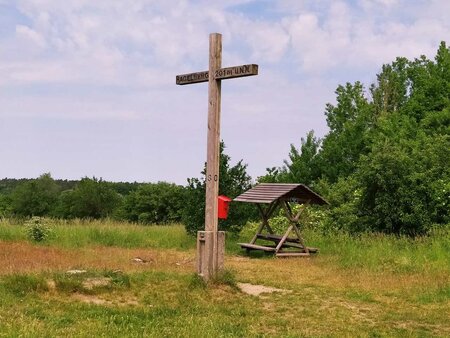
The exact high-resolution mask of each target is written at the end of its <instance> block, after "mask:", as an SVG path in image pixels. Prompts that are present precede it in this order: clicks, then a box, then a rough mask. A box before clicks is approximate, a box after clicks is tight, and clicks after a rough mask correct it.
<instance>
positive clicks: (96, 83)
mask: <svg viewBox="0 0 450 338" xmlns="http://www.w3.org/2000/svg"><path fill="white" fill-rule="evenodd" d="M449 13H450V1H448V0H410V1H408V0H372V1H370V0H347V1H339V0H334V1H332V0H316V1H301V0H273V1H270V0H256V1H255V0H253V1H252V0H221V1H213V0H165V1H163V0H128V1H125V0H96V1H92V0H64V1H61V0H16V1H12V0H0V178H4V177H10V178H22V177H26V178H32V177H38V176H39V175H40V174H42V173H46V172H50V173H51V174H52V176H53V177H54V178H62V179H80V178H81V177H84V176H89V177H92V176H95V177H102V178H103V179H105V180H111V181H139V182H157V181H168V182H174V183H177V184H186V179H187V178H188V177H200V172H201V170H202V169H203V166H204V162H205V160H206V132H207V108H208V101H207V94H208V87H207V83H199V84H192V85H188V86H177V85H176V84H175V76H176V75H177V74H184V73H191V72H197V71H203V70H207V69H208V40H209V37H208V36H209V34H210V33H221V34H222V44H223V59H222V65H223V67H229V66H235V65H240V64H250V63H254V64H258V65H259V75H257V76H251V77H246V78H238V79H231V80H226V81H223V82H222V109H221V111H222V113H221V139H223V140H224V142H225V145H226V153H227V154H228V155H230V156H231V164H235V163H236V162H237V161H239V160H241V159H242V160H243V162H244V163H246V164H247V165H248V167H247V171H248V173H249V174H250V175H251V176H252V177H253V178H254V179H256V178H257V177H258V176H261V175H264V174H265V172H266V168H268V167H274V166H280V165H282V164H283V160H284V159H286V158H288V153H289V149H290V144H294V145H295V146H297V147H299V146H300V144H301V138H302V137H305V135H306V133H307V132H308V131H310V130H314V132H315V135H316V136H319V137H322V136H324V135H325V134H326V133H327V125H326V120H325V116H324V111H325V105H326V104H327V103H334V102H335V94H334V91H335V89H336V88H337V86H338V85H339V84H345V83H346V82H355V81H361V82H362V83H363V84H364V85H365V87H366V88H368V87H369V85H370V84H371V83H373V82H374V81H375V80H376V74H377V73H378V72H379V71H380V69H381V66H382V65H383V64H384V63H390V62H392V61H393V60H394V59H395V58H396V57H397V56H404V57H407V58H410V59H413V58H415V57H419V56H420V55H426V56H427V57H429V58H433V57H434V55H435V53H436V50H437V48H438V45H439V43H440V41H447V43H449V38H450V20H448V14H449Z"/></svg>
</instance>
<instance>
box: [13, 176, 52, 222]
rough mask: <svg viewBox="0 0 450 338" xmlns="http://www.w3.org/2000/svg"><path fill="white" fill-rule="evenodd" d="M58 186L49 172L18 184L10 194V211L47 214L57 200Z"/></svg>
mask: <svg viewBox="0 0 450 338" xmlns="http://www.w3.org/2000/svg"><path fill="white" fill-rule="evenodd" d="M58 194H59V188H58V185H57V184H56V183H55V181H54V180H53V178H52V177H51V175H50V173H46V174H42V175H41V176H39V178H37V179H35V180H30V181H26V182H24V183H21V184H19V185H18V186H17V187H16V188H15V189H14V191H13V192H12V194H11V208H12V212H13V213H14V214H16V215H20V216H46V215H49V214H50V213H51V212H52V210H53V208H54V207H55V205H56V202H57V200H58Z"/></svg>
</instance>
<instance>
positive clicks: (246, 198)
mask: <svg viewBox="0 0 450 338" xmlns="http://www.w3.org/2000/svg"><path fill="white" fill-rule="evenodd" d="M234 201H236V202H246V203H255V204H256V205H257V207H258V209H259V212H260V213H261V217H262V223H261V225H260V226H259V228H258V230H257V231H256V234H255V236H253V238H252V240H251V241H250V243H239V245H240V246H241V247H242V248H244V249H247V250H248V251H249V250H262V251H267V252H274V253H275V255H276V256H277V257H286V256H309V255H310V254H311V253H315V252H317V251H318V249H317V248H310V247H307V246H306V245H305V242H304V240H303V238H302V236H301V233H300V229H299V228H300V217H301V215H302V213H303V211H304V210H305V208H306V207H307V206H308V205H310V204H318V205H326V204H328V202H327V201H326V200H325V199H324V198H323V197H321V196H320V195H319V194H317V193H315V192H314V191H312V190H311V189H310V188H308V187H307V186H306V185H303V184H282V183H262V184H259V185H257V186H256V187H254V188H252V189H250V190H247V191H246V192H244V193H243V194H241V195H239V196H238V197H236V198H235V199H234ZM292 203H298V204H302V206H301V208H300V210H299V211H298V212H297V213H296V214H295V215H294V213H293V211H292V207H291V204H292ZM264 205H267V206H265V207H264ZM278 207H281V208H283V209H284V210H285V213H286V217H287V219H288V220H289V227H288V228H287V229H286V232H285V233H284V234H281V235H280V234H275V233H274V231H273V230H272V228H271V227H270V225H269V219H270V217H271V216H272V215H273V214H274V212H275V210H277V209H278ZM264 230H267V231H266V232H264ZM291 232H293V236H290V235H291ZM257 240H264V242H265V243H267V242H272V244H256V241H257Z"/></svg>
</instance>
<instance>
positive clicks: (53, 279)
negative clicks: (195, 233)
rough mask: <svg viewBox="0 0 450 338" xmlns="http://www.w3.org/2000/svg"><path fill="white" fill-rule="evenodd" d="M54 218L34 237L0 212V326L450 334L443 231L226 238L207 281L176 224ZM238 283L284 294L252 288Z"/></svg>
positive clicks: (233, 333) (26, 332)
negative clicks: (304, 252)
mask: <svg viewBox="0 0 450 338" xmlns="http://www.w3.org/2000/svg"><path fill="white" fill-rule="evenodd" d="M53 228H54V231H53V233H52V235H51V236H50V238H49V239H48V241H46V242H44V243H34V242H32V241H30V240H28V239H27V237H26V235H25V231H24V227H23V226H22V225H21V224H20V223H19V222H15V221H8V220H3V221H0V299H1V303H0V336H4V337H22V336H23V337H42V336H48V337H55V336H68V337H74V336H75V337H93V336H96V337H102V336H105V337H106V336H108V337H118V336H120V337H162V336H175V337H176V336H180V337H263V336H279V337H303V336H306V337H317V336H337V337H341V336H347V337H354V336H362V337H392V336H400V337H409V336H412V337H424V336H425V337H426V336H442V337H448V336H450V235H449V234H448V232H441V233H435V234H434V235H433V236H430V237H424V238H418V239H415V240H411V239H406V238H396V237H391V236H380V235H362V236H359V237H351V236H348V235H345V234H341V233H338V234H334V235H333V236H332V235H323V234H320V233H316V232H314V231H311V230H309V231H306V232H305V237H306V240H307V243H308V244H309V245H311V246H317V247H319V248H320V253H319V254H318V255H316V256H314V257H312V258H307V259H304V258H300V259H299V258H295V259H276V258H273V257H271V256H247V255H245V253H244V252H241V251H240V249H239V248H238V247H237V245H236V244H235V243H236V242H237V241H238V240H239V239H237V238H228V239H227V256H226V263H225V264H226V267H227V269H228V270H229V271H232V273H231V274H228V275H226V276H224V277H222V278H221V279H219V281H217V282H216V283H214V284H211V285H208V286H205V285H204V284H203V283H201V281H199V280H198V279H197V278H195V273H194V271H195V266H194V258H195V240H194V239H193V238H190V237H189V236H187V235H186V234H185V232H184V229H183V227H182V226H180V225H174V226H152V227H144V226H139V225H131V224H126V223H116V222H112V221H102V222H97V221H93V222H84V221H72V222H56V223H55V224H53ZM242 236H244V238H241V240H248V239H249V238H248V234H247V233H245V232H244V233H243V235H242ZM137 257H139V258H141V259H142V260H143V261H144V262H135V261H134V260H133V259H134V258H137ZM72 269H81V270H86V272H85V273H82V274H76V275H69V274H67V273H66V272H67V271H68V270H72ZM236 282H246V283H252V284H259V285H265V286H271V287H276V288H279V289H283V290H285V292H275V293H266V294H261V295H260V296H252V295H248V294H245V293H243V292H241V291H240V290H239V289H237V288H236Z"/></svg>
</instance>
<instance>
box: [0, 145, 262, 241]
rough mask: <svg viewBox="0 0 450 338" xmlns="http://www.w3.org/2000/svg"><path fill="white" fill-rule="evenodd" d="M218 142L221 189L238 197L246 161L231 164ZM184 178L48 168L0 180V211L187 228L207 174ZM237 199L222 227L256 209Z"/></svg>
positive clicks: (196, 225)
mask: <svg viewBox="0 0 450 338" xmlns="http://www.w3.org/2000/svg"><path fill="white" fill-rule="evenodd" d="M224 148H225V146H224V144H223V143H222V144H221V152H220V159H221V160H220V166H221V180H220V194H225V195H228V196H230V197H236V196H237V195H239V194H241V193H242V192H244V191H245V190H247V189H248V188H249V187H250V186H251V178H250V176H248V175H247V173H246V165H245V164H243V163H242V161H239V162H238V163H237V164H236V165H234V166H231V165H230V157H229V156H228V155H226V154H225V153H224ZM202 175H203V177H202V178H191V179H188V184H187V185H186V186H181V185H177V184H173V183H167V182H158V183H138V182H133V183H128V182H107V181H104V180H102V179H98V178H95V177H93V178H89V177H84V178H82V179H81V180H78V181H77V180H72V181H67V180H55V179H53V178H52V177H51V175H50V173H45V174H42V175H41V176H40V177H38V178H36V179H8V178H5V179H2V180H0V217H32V216H46V217H55V218H62V219H73V218H92V219H99V218H106V217H110V218H114V219H117V220H125V221H130V222H136V223H141V224H173V223H183V224H185V226H186V229H187V231H188V232H189V233H192V234H194V233H196V231H197V230H200V229H204V210H205V179H204V172H203V173H202ZM248 209H249V208H248V206H244V205H235V206H233V208H231V210H230V213H229V218H228V219H227V220H224V221H220V226H221V228H222V229H227V230H230V231H233V232H237V231H239V227H240V226H242V225H243V224H245V223H246V221H247V220H249V219H251V218H252V217H254V215H255V212H254V211H252V210H248Z"/></svg>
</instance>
